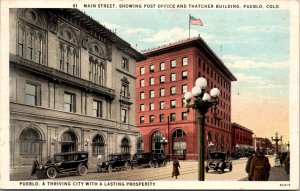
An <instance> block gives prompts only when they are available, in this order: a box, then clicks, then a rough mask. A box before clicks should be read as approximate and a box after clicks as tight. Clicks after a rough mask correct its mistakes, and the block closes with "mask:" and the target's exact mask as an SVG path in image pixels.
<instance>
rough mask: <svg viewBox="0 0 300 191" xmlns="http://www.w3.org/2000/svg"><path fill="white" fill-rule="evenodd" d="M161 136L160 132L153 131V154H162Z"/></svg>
mask: <svg viewBox="0 0 300 191" xmlns="http://www.w3.org/2000/svg"><path fill="white" fill-rule="evenodd" d="M162 137H163V136H162V134H161V132H160V131H155V132H154V133H153V134H152V137H151V146H152V148H151V151H152V152H154V153H163V145H162V144H161V143H160V140H161V139H162Z"/></svg>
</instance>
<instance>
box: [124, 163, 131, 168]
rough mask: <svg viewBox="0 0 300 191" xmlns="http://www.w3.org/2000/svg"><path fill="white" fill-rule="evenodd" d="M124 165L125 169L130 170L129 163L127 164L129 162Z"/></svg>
mask: <svg viewBox="0 0 300 191" xmlns="http://www.w3.org/2000/svg"><path fill="white" fill-rule="evenodd" d="M125 167H126V170H131V165H130V164H129V162H126V163H125Z"/></svg>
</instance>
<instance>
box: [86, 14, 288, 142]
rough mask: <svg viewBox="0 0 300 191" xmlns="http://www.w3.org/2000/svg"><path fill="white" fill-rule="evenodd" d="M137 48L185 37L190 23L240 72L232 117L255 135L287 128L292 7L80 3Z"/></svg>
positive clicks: (268, 134) (193, 31)
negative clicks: (192, 20)
mask: <svg viewBox="0 0 300 191" xmlns="http://www.w3.org/2000/svg"><path fill="white" fill-rule="evenodd" d="M81 11H84V12H85V13H86V14H88V15H89V16H91V17H92V18H93V19H94V20H97V21H99V22H100V23H101V24H102V25H105V26H106V27H107V28H108V29H111V30H112V31H115V32H116V34H117V35H118V36H120V37H121V38H123V39H124V40H125V41H127V42H128V43H130V44H131V46H132V47H133V48H136V49H137V50H138V51H143V50H147V49H152V48H154V47H157V46H160V45H163V44H167V43H170V42H176V41H178V40H183V39H187V38H188V37H189V14H190V15H192V16H193V17H196V18H200V19H201V20H202V22H203V26H197V25H191V27H190V34H191V37H196V36H198V35H199V34H200V36H201V37H202V38H203V39H204V41H205V42H206V43H207V44H208V45H209V46H210V48H211V49H212V50H213V51H214V52H215V53H216V54H217V55H218V56H219V58H221V59H222V61H223V62H224V64H225V65H226V66H227V67H228V68H229V69H230V70H231V72H232V73H233V74H234V76H236V78H237V81H235V82H232V94H231V102H232V105H231V109H232V111H231V112H232V113H231V121H232V122H236V123H238V124H240V125H242V126H244V127H246V128H248V129H251V130H252V131H253V132H254V133H255V135H256V136H257V137H266V138H269V139H270V137H271V136H273V137H274V135H275V132H278V134H279V135H283V143H287V142H288V141H289V137H290V131H289V78H290V76H289V73H290V12H289V11H288V10H266V9H264V10H261V11H260V10H244V9H243V10H234V11H233V10H231V9H230V10H228V9H221V10H214V9H201V10H195V9H122V10H120V9H109V10H108V9H81Z"/></svg>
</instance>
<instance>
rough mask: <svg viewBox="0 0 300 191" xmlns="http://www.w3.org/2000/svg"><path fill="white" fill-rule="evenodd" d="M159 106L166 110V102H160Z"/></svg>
mask: <svg viewBox="0 0 300 191" xmlns="http://www.w3.org/2000/svg"><path fill="white" fill-rule="evenodd" d="M159 105H160V107H159V109H165V102H164V101H161V102H159Z"/></svg>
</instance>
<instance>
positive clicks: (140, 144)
mask: <svg viewBox="0 0 300 191" xmlns="http://www.w3.org/2000/svg"><path fill="white" fill-rule="evenodd" d="M136 147H137V148H136V150H137V153H141V152H143V151H144V138H143V135H142V134H141V133H139V134H138V137H137V144H136Z"/></svg>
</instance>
